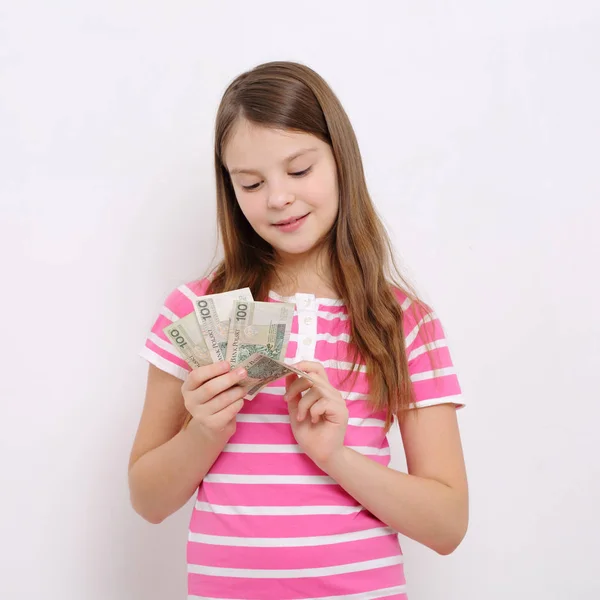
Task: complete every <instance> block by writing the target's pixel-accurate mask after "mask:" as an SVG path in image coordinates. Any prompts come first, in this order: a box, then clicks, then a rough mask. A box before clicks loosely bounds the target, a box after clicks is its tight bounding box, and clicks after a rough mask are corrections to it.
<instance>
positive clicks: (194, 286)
mask: <svg viewBox="0 0 600 600" xmlns="http://www.w3.org/2000/svg"><path fill="white" fill-rule="evenodd" d="M209 285H210V280H209V278H208V277H203V278H201V279H197V280H196V281H192V282H191V283H188V284H187V287H188V288H189V289H190V290H191V291H192V292H194V294H196V296H204V295H205V294H206V291H207V289H208V286H209Z"/></svg>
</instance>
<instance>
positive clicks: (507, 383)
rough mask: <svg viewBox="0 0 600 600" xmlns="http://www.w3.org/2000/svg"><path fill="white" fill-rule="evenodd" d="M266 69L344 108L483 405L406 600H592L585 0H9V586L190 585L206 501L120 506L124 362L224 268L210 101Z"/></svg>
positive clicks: (2, 17)
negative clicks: (461, 474)
mask: <svg viewBox="0 0 600 600" xmlns="http://www.w3.org/2000/svg"><path fill="white" fill-rule="evenodd" d="M269 60H296V61H300V62H304V63H305V64H307V65H309V66H311V67H312V68H314V69H315V70H317V71H318V72H319V73H320V74H321V75H322V76H323V77H324V78H325V79H326V80H327V81H328V83H329V84H330V85H331V86H332V88H333V90H334V91H335V93H336V94H338V96H339V98H340V99H341V101H342V103H343V104H344V106H345V108H346V110H347V112H348V114H349V116H350V118H351V120H352V123H353V125H354V127H355V130H356V133H357V136H358V139H359V143H360V147H361V151H362V153H363V158H364V163H365V169H366V173H367V177H368V184H369V189H370V192H371V194H372V197H373V198H374V200H375V202H376V205H377V208H378V210H379V211H380V212H381V214H382V216H383V218H384V219H385V222H386V224H387V226H388V227H389V229H390V232H391V234H392V237H393V240H394V243H395V245H396V248H397V250H398V253H399V256H400V260H401V263H402V264H403V265H404V268H405V272H406V274H407V275H408V277H409V278H410V279H411V281H412V282H413V283H415V284H416V286H417V289H418V290H419V291H420V292H421V293H422V294H423V296H424V297H425V299H426V300H427V301H429V302H431V303H432V304H433V306H434V308H435V310H436V312H437V313H438V314H439V316H440V317H441V319H442V322H443V324H444V326H445V328H446V332H447V335H448V338H449V340H450V347H451V350H452V354H453V357H454V361H455V364H456V367H457V369H458V372H459V375H460V381H461V384H462V387H463V390H464V394H465V399H466V401H467V402H468V407H467V408H466V409H464V410H463V411H461V412H460V425H461V431H462V436H463V442H464V448H465V453H466V459H467V467H468V473H469V481H470V490H471V521H470V529H469V532H468V534H467V537H466V538H465V540H464V542H463V544H462V545H461V546H460V547H459V549H458V550H457V551H456V552H455V553H454V554H453V555H451V556H448V557H440V556H437V555H436V554H434V553H433V552H431V551H430V550H428V549H426V548H424V547H421V546H419V545H417V544H416V543H414V542H411V541H410V540H408V541H405V542H404V549H405V552H406V565H407V566H406V572H407V577H408V582H409V586H410V587H409V590H410V594H409V595H410V599H411V600H441V599H444V600H459V599H460V600H505V599H506V598H513V599H519V600H520V599H536V600H537V599H540V600H541V599H543V600H554V599H556V600H558V599H561V600H563V599H566V598H568V599H569V600H571V599H577V600H579V599H592V598H598V597H600V580H599V579H598V567H597V564H598V558H599V551H598V534H599V533H600V527H599V525H600V523H599V517H598V506H599V504H600V484H599V483H598V480H599V475H600V473H599V466H598V456H599V454H600V452H599V451H598V443H597V441H595V440H596V439H597V438H596V435H597V432H598V427H599V425H598V422H599V421H598V420H599V417H600V409H599V405H600V392H599V390H598V388H599V384H600V374H599V373H600V343H599V338H600V318H599V316H598V314H599V313H598V296H599V295H600V284H599V277H598V274H599V270H600V269H599V261H600V247H599V242H598V227H599V221H598V220H599V218H600V208H599V204H600V184H599V179H598V167H599V166H600V141H599V140H600V116H599V115H600V110H599V107H600V84H599V76H600V4H599V3H598V2H595V1H594V0H588V1H587V2H585V1H571V2H548V1H547V0H537V1H534V0H528V1H523V0H520V1H517V0H510V1H505V2H481V1H475V0H463V1H462V2H459V3H450V2H447V3H443V2H434V1H427V0H421V1H420V2H418V3H415V2H406V1H402V2H392V1H388V2H370V3H368V4H367V3H362V2H360V3H348V2H341V1H339V2H323V1H319V2H313V1H306V0H304V1H302V2H291V3H287V2H264V1H263V2H261V1H252V2H223V3H217V2H206V1H204V2H199V1H196V2H192V1H190V0H188V1H173V2H156V1H154V2H133V1H123V0H119V1H117V0H107V1H105V2H103V3H100V2H95V3H89V2H88V3H82V2H75V1H72V2H68V1H67V0H55V2H52V3H50V2H41V1H37V2H31V1H29V2H27V1H20V2H18V3H17V2H12V3H9V2H3V3H2V8H0V138H1V139H0V153H1V154H0V169H1V176H0V197H1V205H2V216H1V223H2V231H1V235H0V244H1V246H2V247H1V248H0V250H1V252H0V256H1V260H2V279H1V281H2V294H1V295H0V297H1V300H0V302H1V307H0V308H1V313H2V326H1V327H2V344H1V345H0V349H1V350H0V352H1V356H0V364H1V365H2V376H1V378H0V398H1V414H0V428H1V447H0V457H1V458H0V460H1V461H2V464H1V470H0V486H1V489H0V552H1V557H0V558H1V560H0V597H1V598H3V599H4V598H6V599H19V600H20V599H28V600H29V599H31V600H34V599H35V600H40V599H41V598H44V599H49V600H80V599H85V600H130V599H133V600H138V599H139V600H142V599H143V600H159V599H160V600H166V599H169V600H171V599H177V598H184V597H185V585H186V584H185V576H186V569H185V541H186V532H187V522H188V517H189V510H190V508H191V504H190V505H188V506H187V507H186V508H185V509H182V510H181V511H180V512H179V513H177V514H176V515H174V516H172V517H171V518H169V519H167V520H166V521H165V522H164V523H163V524H161V525H160V526H152V525H149V524H147V523H146V522H144V521H143V520H142V519H141V518H140V517H138V516H137V515H136V514H135V513H134V512H133V510H132V509H131V507H130V505H129V497H128V489H127V460H128V455H129V451H130V448H131V443H132V440H133V435H134V432H135V428H136V427H137V422H138V418H139V414H140V411H141V408H142V402H143V395H144V388H145V377H146V369H147V365H146V363H144V361H143V360H142V359H140V358H138V356H137V352H138V350H139V349H140V347H141V345H142V344H143V342H144V338H145V335H146V332H147V331H148V329H149V328H150V326H151V325H152V323H153V321H154V319H155V317H156V315H157V312H158V310H159V308H160V305H161V303H162V301H163V299H164V298H165V297H166V295H167V294H168V293H169V292H170V291H171V290H172V289H173V288H174V287H175V286H177V285H178V284H180V283H182V282H184V281H189V280H191V279H193V278H195V277H197V276H198V275H200V274H202V273H203V272H204V270H205V268H206V267H207V265H208V264H209V262H210V260H211V258H212V256H213V250H214V243H215V227H214V221H215V208H214V182H213V177H214V176H213V165H212V162H211V160H212V142H213V125H214V117H215V111H216V108H217V105H218V102H219V100H220V97H221V94H222V93H223V91H224V89H225V87H226V86H227V84H228V83H229V82H230V81H231V80H232V79H233V78H234V77H235V76H236V75H238V74H239V73H241V72H242V71H244V70H246V69H249V68H251V67H253V66H255V65H256V64H259V63H261V62H265V61H269ZM392 441H393V447H394V451H395V454H396V456H395V458H394V465H396V466H398V467H399V468H401V467H402V464H403V462H402V453H401V448H400V446H399V440H398V436H397V434H394V436H393V440H392Z"/></svg>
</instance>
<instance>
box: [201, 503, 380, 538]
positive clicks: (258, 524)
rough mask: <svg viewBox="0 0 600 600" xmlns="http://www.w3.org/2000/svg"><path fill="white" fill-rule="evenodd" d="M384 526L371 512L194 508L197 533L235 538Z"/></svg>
mask: <svg viewBox="0 0 600 600" xmlns="http://www.w3.org/2000/svg"><path fill="white" fill-rule="evenodd" d="M384 526H385V525H384V524H383V523H382V522H381V521H380V520H379V519H377V518H376V517H375V516H373V515H372V514H371V513H370V512H368V511H366V510H362V511H361V512H359V513H352V514H349V515H293V516H284V515H276V516H263V515H223V514H216V513H212V512H204V511H199V510H196V509H194V511H193V513H192V518H191V521H190V530H191V531H193V532H194V533H205V534H209V535H223V536H235V537H255V536H256V533H257V532H260V535H261V537H312V536H320V535H335V534H338V533H349V532H353V531H364V530H365V529H372V528H374V527H384Z"/></svg>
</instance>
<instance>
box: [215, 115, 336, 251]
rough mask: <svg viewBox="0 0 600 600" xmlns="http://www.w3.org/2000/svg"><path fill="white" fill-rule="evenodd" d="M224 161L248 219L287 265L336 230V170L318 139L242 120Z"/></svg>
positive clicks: (227, 149) (332, 158) (228, 146)
mask: <svg viewBox="0 0 600 600" xmlns="http://www.w3.org/2000/svg"><path fill="white" fill-rule="evenodd" d="M224 161H225V167H226V168H227V170H228V171H229V173H230V175H231V181H232V182H233V188H234V190H235V195H236V198H237V201H238V203H239V206H240V208H241V210H242V212H243V213H244V216H245V217H246V219H248V222H249V223H250V225H251V226H252V228H253V229H254V231H256V233H257V234H258V235H260V237H261V238H263V239H264V240H265V241H266V242H268V243H269V244H270V245H271V246H273V248H274V249H275V250H276V251H277V253H278V254H279V256H280V257H281V258H282V259H283V260H284V261H285V260H286V259H287V260H294V259H297V258H300V257H301V256H308V254H309V253H310V252H311V250H313V249H314V248H315V247H316V245H317V242H318V241H319V240H320V238H322V237H323V236H324V235H325V234H326V233H327V232H329V230H330V229H331V227H332V226H333V224H334V222H335V218H336V216H337V212H338V205H339V197H338V182H337V169H336V165H335V159H334V157H333V153H332V151H331V148H330V146H329V145H328V144H326V143H325V142H322V141H321V140H319V139H318V138H317V137H315V136H313V135H310V134H307V133H295V132H291V131H283V130H276V129H269V128H265V127H260V126H257V125H254V124H252V123H250V122H249V121H247V120H240V121H238V123H237V125H236V126H235V128H234V131H233V132H232V136H231V138H230V141H229V143H228V144H227V147H226V149H225V153H224ZM298 219H299V220H298Z"/></svg>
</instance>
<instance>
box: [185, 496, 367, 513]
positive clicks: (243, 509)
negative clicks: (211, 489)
mask: <svg viewBox="0 0 600 600" xmlns="http://www.w3.org/2000/svg"><path fill="white" fill-rule="evenodd" d="M195 508H196V510H198V511H201V512H212V513H215V514H218V515H248V516H260V517H275V516H285V517H289V516H309V515H353V514H356V513H359V512H361V511H363V510H364V507H362V506H226V505H222V504H210V503H209V502H201V501H200V500H197V501H196V507H195Z"/></svg>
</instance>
